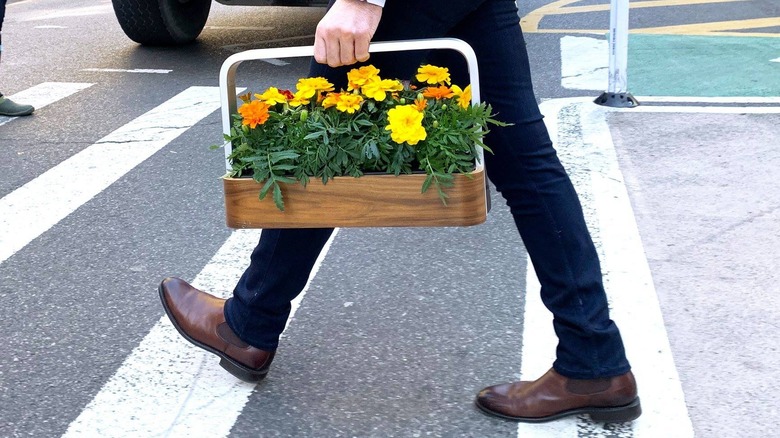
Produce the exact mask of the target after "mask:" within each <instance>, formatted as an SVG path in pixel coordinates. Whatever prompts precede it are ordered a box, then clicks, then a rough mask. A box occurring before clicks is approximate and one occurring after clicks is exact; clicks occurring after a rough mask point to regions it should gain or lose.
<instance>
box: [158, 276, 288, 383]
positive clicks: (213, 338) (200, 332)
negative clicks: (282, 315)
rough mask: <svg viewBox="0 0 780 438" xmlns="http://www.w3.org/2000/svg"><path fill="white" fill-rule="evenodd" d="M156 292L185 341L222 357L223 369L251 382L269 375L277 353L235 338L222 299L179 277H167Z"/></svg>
mask: <svg viewBox="0 0 780 438" xmlns="http://www.w3.org/2000/svg"><path fill="white" fill-rule="evenodd" d="M159 291H160V299H161V300H162V304H163V307H164V308H165V313H167V314H168V317H169V318H170V319H171V322H172V323H173V326H174V327H176V330H178V331H179V333H180V334H181V335H182V336H184V338H185V339H186V340H188V341H190V342H192V343H193V344H195V345H197V346H198V347H200V348H203V349H204V350H206V351H209V352H211V353H214V354H216V355H217V356H219V357H220V358H222V360H220V362H219V364H220V365H221V366H222V368H224V369H226V370H227V371H228V372H229V373H230V374H232V375H234V376H236V377H238V378H239V379H241V380H243V381H245V382H250V383H254V382H258V381H260V380H262V379H263V378H264V377H265V376H266V374H268V368H269V367H270V366H271V361H273V359H274V355H275V354H276V352H274V351H265V350H260V349H259V348H255V347H252V346H251V345H249V344H247V343H246V342H244V341H242V340H241V339H239V338H238V336H236V334H235V333H234V332H233V330H232V329H231V328H230V326H228V324H227V322H225V314H224V313H223V308H224V307H225V300H223V299H221V298H217V297H214V296H211V295H209V294H207V293H205V292H202V291H199V290H198V289H195V288H194V287H192V286H191V285H189V284H188V283H187V282H186V281H184V280H181V279H179V278H166V279H165V280H163V281H162V283H160V287H159Z"/></svg>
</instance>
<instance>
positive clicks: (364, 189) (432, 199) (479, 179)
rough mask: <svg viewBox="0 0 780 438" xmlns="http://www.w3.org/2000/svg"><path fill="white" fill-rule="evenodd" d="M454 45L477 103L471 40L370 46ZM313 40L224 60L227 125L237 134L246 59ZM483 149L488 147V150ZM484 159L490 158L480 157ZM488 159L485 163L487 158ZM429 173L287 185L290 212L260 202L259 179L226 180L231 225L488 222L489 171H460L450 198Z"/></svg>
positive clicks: (282, 52)
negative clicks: (239, 78)
mask: <svg viewBox="0 0 780 438" xmlns="http://www.w3.org/2000/svg"><path fill="white" fill-rule="evenodd" d="M430 49H449V50H454V51H456V52H458V53H460V54H461V55H462V56H463V57H464V58H465V60H466V63H467V64H468V69H469V76H470V78H471V81H470V82H471V96H472V101H473V102H479V101H480V100H479V71H478V67H477V57H476V55H475V53H474V50H473V49H472V48H471V47H470V46H469V45H468V44H467V43H465V42H464V41H461V40H456V39H453V38H439V39H427V40H410V41H385V42H376V43H372V44H371V47H370V49H369V50H370V51H371V52H372V53H374V52H397V51H408V50H430ZM313 55H314V48H313V47H312V46H305V47H280V48H272V49H256V50H247V51H244V52H239V53H235V54H233V55H231V56H229V57H228V58H227V59H226V60H225V62H224V63H223V64H222V68H221V69H220V73H219V86H220V94H221V97H222V128H223V129H222V131H223V133H224V134H225V135H228V136H229V135H230V132H231V128H232V114H234V113H235V112H236V108H237V106H236V104H237V98H236V90H237V89H236V80H235V74H236V70H237V69H238V66H239V65H240V64H241V63H242V62H244V61H252V60H258V59H269V58H294V57H311V56H313ZM224 149H225V160H226V169H227V171H230V169H231V165H230V162H229V160H228V157H229V156H230V152H231V148H230V145H229V144H228V145H226V146H225V148H224ZM480 155H481V150H480ZM480 161H482V160H480ZM482 162H484V161H482ZM424 180H425V174H412V175H401V176H397V177H396V176H394V175H364V176H362V177H360V178H354V177H337V178H335V179H333V180H331V181H328V183H327V184H326V185H323V184H322V181H319V180H311V181H310V182H309V184H308V185H307V186H306V187H303V186H302V185H300V184H290V185H282V195H283V197H284V205H285V211H283V212H282V211H279V209H277V208H276V205H275V204H274V202H273V199H272V196H271V194H269V195H268V196H267V197H266V198H265V199H263V200H260V199H259V198H258V195H259V193H260V188H261V186H260V184H258V183H256V182H255V181H254V180H253V179H251V178H224V179H223V182H224V190H225V211H226V217H227V225H228V226H229V227H231V228H331V227H455V226H458V227H460V226H469V225H477V224H481V223H483V222H485V220H486V218H487V212H488V210H489V203H488V202H489V200H490V198H489V197H488V196H487V194H486V191H487V190H486V187H487V186H486V185H485V171H484V167H480V168H479V169H477V170H475V171H474V172H472V173H471V174H469V175H468V176H467V175H463V174H458V175H455V181H454V186H453V187H449V188H447V189H446V190H445V191H446V193H447V195H449V197H448V198H447V205H446V206H445V205H444V204H442V202H441V199H439V195H438V193H437V191H436V189H435V188H434V187H431V188H429V189H428V191H427V192H426V193H420V190H421V188H422V184H423V181H424Z"/></svg>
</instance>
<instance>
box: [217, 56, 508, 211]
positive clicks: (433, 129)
mask: <svg viewBox="0 0 780 438" xmlns="http://www.w3.org/2000/svg"><path fill="white" fill-rule="evenodd" d="M415 79H416V83H417V84H419V85H415V84H404V83H402V82H401V81H399V80H395V79H383V78H382V77H381V76H379V70H378V69H377V68H375V67H374V66H372V65H367V66H363V67H360V68H355V69H352V70H351V71H350V72H349V73H348V74H347V80H348V86H347V90H341V91H338V92H337V91H335V89H334V86H333V84H331V83H330V82H328V81H327V80H325V79H324V78H321V77H314V78H303V79H300V80H299V81H298V83H297V84H296V91H295V92H292V91H290V90H280V89H277V88H275V87H270V88H268V89H267V90H265V91H264V92H263V93H259V94H254V95H252V93H247V94H245V95H242V96H240V98H241V100H242V101H243V104H242V105H241V106H240V107H239V108H238V113H237V114H235V115H234V116H233V117H234V121H233V126H232V129H231V132H230V135H225V140H226V141H228V142H230V143H231V144H232V152H231V153H230V154H229V156H228V160H229V161H230V163H231V165H232V169H231V171H230V172H229V173H228V176H230V177H248V176H251V177H252V178H254V179H255V181H257V182H259V183H260V184H262V188H261V190H260V194H259V197H260V199H264V198H265V196H266V195H267V194H268V192H269V191H270V192H272V193H273V200H274V203H275V204H276V206H277V208H279V209H280V210H282V211H283V210H284V200H283V199H282V191H281V187H280V184H293V183H300V184H303V185H304V186H305V185H306V184H307V183H308V182H309V180H310V178H319V179H321V180H322V182H323V183H327V182H328V180H330V179H331V178H333V177H336V176H352V177H360V176H362V175H364V174H365V173H374V172H377V173H388V174H394V175H396V176H398V175H400V174H408V173H412V172H425V173H426V178H425V180H424V183H423V185H422V188H421V190H422V192H426V191H427V190H428V189H429V187H430V186H431V185H433V186H434V187H435V188H436V190H437V191H438V194H439V197H440V199H441V200H442V202H443V203H444V204H445V205H446V200H447V194H446V192H445V189H446V188H447V187H449V186H451V185H452V180H453V173H465V174H467V173H468V172H471V171H472V170H474V167H475V163H476V160H477V159H478V154H477V152H478V151H477V148H482V149H484V150H486V151H488V152H490V149H489V148H488V147H487V146H485V144H484V143H483V142H482V138H483V136H484V134H485V133H486V132H487V126H488V124H495V125H503V123H501V122H499V121H497V120H495V119H493V118H492V116H493V114H492V109H491V107H490V106H489V105H487V104H484V103H479V104H474V105H472V104H471V86H470V85H469V86H467V87H465V88H460V87H459V86H457V85H454V84H451V80H450V74H449V71H448V69H447V68H443V67H437V66H433V65H423V66H421V67H420V68H419V69H418V71H417V74H416V77H415Z"/></svg>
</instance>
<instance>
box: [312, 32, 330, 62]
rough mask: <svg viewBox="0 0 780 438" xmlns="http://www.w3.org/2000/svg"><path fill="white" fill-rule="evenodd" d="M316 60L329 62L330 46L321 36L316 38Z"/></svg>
mask: <svg viewBox="0 0 780 438" xmlns="http://www.w3.org/2000/svg"><path fill="white" fill-rule="evenodd" d="M314 60H315V61H317V62H318V63H320V64H327V63H328V48H327V46H326V45H325V40H324V39H322V38H319V37H318V38H317V39H315V40H314Z"/></svg>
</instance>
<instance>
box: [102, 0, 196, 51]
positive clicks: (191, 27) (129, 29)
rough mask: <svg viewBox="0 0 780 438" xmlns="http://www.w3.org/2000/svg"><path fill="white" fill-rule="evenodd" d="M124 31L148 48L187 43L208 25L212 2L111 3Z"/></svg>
mask: <svg viewBox="0 0 780 438" xmlns="http://www.w3.org/2000/svg"><path fill="white" fill-rule="evenodd" d="M112 3H113V5H114V12H115V13H116V18H117V20H119V25H120V26H122V30H123V31H124V32H125V34H126V35H127V36H128V37H129V38H130V39H131V40H133V41H135V42H137V43H139V44H143V45H149V46H171V45H180V44H187V43H190V42H192V41H194V40H195V38H197V37H198V35H200V32H201V31H202V30H203V26H205V25H206V20H207V19H208V17H209V10H210V9H211V0H112Z"/></svg>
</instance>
